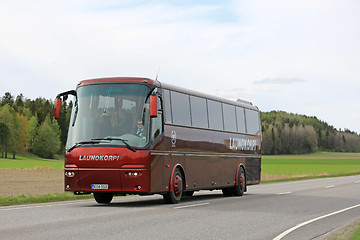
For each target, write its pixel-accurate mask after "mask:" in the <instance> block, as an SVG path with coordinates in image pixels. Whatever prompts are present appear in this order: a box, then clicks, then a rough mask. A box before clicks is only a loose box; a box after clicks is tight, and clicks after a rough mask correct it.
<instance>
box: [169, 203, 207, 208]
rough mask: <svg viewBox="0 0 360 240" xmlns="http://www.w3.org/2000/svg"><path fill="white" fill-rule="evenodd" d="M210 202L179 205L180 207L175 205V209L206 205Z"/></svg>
mask: <svg viewBox="0 0 360 240" xmlns="http://www.w3.org/2000/svg"><path fill="white" fill-rule="evenodd" d="M209 204H210V203H199V204H192V205H186V206H179V207H174V208H175V209H182V208H190V207H199V206H204V205H209Z"/></svg>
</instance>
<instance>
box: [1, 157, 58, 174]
mask: <svg viewBox="0 0 360 240" xmlns="http://www.w3.org/2000/svg"><path fill="white" fill-rule="evenodd" d="M0 168H11V169H55V170H61V169H63V168H64V158H63V157H62V158H59V159H42V158H39V157H37V156H35V155H32V154H25V155H16V159H12V155H11V154H9V155H8V158H0Z"/></svg>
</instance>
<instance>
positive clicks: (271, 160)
mask: <svg viewBox="0 0 360 240" xmlns="http://www.w3.org/2000/svg"><path fill="white" fill-rule="evenodd" d="M262 173H263V174H265V175H272V176H284V178H289V177H305V176H328V175H341V174H344V175H346V174H351V173H359V174H360V153H328V152H318V153H313V154H306V155H283V156H263V158H262ZM285 176H286V177H285Z"/></svg>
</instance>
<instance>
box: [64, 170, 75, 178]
mask: <svg viewBox="0 0 360 240" xmlns="http://www.w3.org/2000/svg"><path fill="white" fill-rule="evenodd" d="M65 176H67V177H70V178H71V177H75V172H73V171H65Z"/></svg>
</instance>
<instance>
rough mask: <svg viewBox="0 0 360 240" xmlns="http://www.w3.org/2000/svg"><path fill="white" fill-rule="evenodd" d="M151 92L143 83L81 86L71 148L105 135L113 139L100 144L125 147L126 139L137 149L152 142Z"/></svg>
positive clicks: (74, 111)
mask: <svg viewBox="0 0 360 240" xmlns="http://www.w3.org/2000/svg"><path fill="white" fill-rule="evenodd" d="M149 92H150V88H149V87H147V86H145V85H140V84H94V85H85V86H81V87H79V88H78V89H77V106H76V107H74V109H73V112H72V119H71V120H70V123H71V124H70V127H69V128H70V129H69V135H68V140H67V146H66V147H67V149H69V148H71V147H72V146H74V145H75V144H77V143H79V142H84V141H90V140H93V139H104V138H107V139H112V140H111V142H109V141H108V142H106V141H101V142H100V143H99V144H106V145H121V146H124V145H126V144H125V143H124V141H126V143H127V144H128V145H130V146H131V147H133V148H144V147H145V146H146V145H147V144H148V141H149V122H150V119H149V100H148V99H146V97H147V96H148V94H149ZM146 100H147V102H145V101H146ZM139 123H141V125H140V124H139ZM139 132H141V133H139ZM116 139H122V140H116Z"/></svg>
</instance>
